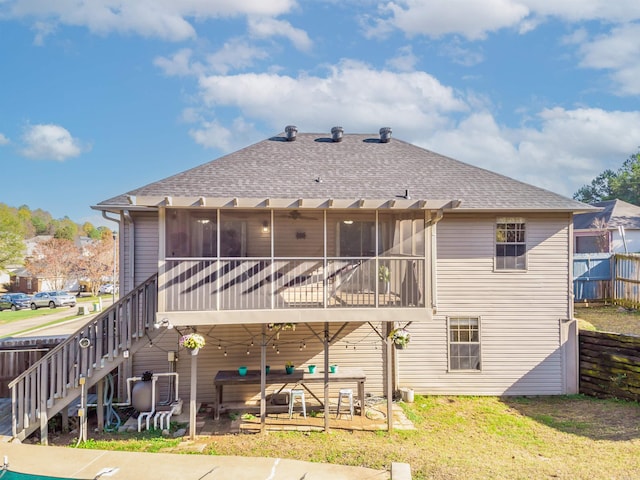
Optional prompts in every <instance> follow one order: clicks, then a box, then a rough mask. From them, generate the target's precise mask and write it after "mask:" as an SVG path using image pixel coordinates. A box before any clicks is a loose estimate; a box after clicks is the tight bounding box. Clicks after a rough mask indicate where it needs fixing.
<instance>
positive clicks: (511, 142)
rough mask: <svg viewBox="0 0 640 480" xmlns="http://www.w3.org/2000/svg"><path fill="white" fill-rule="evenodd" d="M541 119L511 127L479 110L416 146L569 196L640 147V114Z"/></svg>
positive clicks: (565, 114) (567, 113) (578, 112)
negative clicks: (522, 125)
mask: <svg viewBox="0 0 640 480" xmlns="http://www.w3.org/2000/svg"><path fill="white" fill-rule="evenodd" d="M538 120H539V122H540V124H539V125H538V126H537V127H524V128H521V129H508V128H505V127H501V126H499V125H497V123H496V122H495V119H494V118H493V117H492V116H491V114H489V113H488V112H486V111H483V112H477V113H473V114H471V115H469V117H467V118H466V119H464V120H463V121H461V122H460V123H459V124H458V125H457V126H456V128H455V129H450V130H442V131H438V132H434V133H433V134H432V135H431V136H430V137H428V138H426V139H423V140H422V141H418V142H417V143H420V144H422V145H424V146H426V147H427V148H431V149H433V150H435V151H437V152H440V153H445V154H447V155H450V156H452V157H454V158H457V159H459V160H462V161H465V162H467V163H472V164H474V165H477V166H480V167H483V168H487V169H489V170H493V171H495V172H499V173H502V174H504V175H507V176H510V177H512V178H516V179H519V180H522V181H524V182H527V183H531V184H533V185H537V186H540V187H543V188H546V189H548V190H551V191H554V192H557V193H560V194H564V195H567V196H571V195H573V193H575V192H576V191H577V190H578V188H579V187H581V186H582V185H585V184H587V183H590V182H591V180H593V179H594V178H595V177H596V176H597V175H598V174H600V173H601V172H602V171H604V170H606V169H607V168H610V169H612V170H617V169H618V168H619V167H620V166H621V165H622V162H623V161H624V160H625V159H626V158H628V157H629V155H631V154H632V153H634V152H636V151H637V149H638V145H637V144H638V138H640V112H607V111H605V110H601V109H575V110H565V109H562V108H554V109H547V110H543V111H541V112H540V113H539V114H538Z"/></svg>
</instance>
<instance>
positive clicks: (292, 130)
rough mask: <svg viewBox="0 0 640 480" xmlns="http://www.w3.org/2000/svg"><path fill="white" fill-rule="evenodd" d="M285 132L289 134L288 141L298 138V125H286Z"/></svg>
mask: <svg viewBox="0 0 640 480" xmlns="http://www.w3.org/2000/svg"><path fill="white" fill-rule="evenodd" d="M284 132H285V133H286V134H287V142H293V141H294V140H295V139H296V134H297V133H298V127H296V126H295V125H287V126H286V127H284Z"/></svg>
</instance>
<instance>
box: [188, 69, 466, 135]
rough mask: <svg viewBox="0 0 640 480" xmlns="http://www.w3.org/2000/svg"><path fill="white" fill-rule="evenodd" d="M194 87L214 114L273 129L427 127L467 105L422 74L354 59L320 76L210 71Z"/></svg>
mask: <svg viewBox="0 0 640 480" xmlns="http://www.w3.org/2000/svg"><path fill="white" fill-rule="evenodd" d="M200 89H201V97H202V100H203V102H204V104H205V105H206V106H207V107H209V108H210V109H212V110H213V111H214V112H215V109H216V108H223V107H236V108H238V109H239V110H240V111H241V112H242V114H243V115H245V116H247V117H251V118H254V119H256V120H260V121H264V122H266V123H267V124H269V125H271V126H273V127H274V128H282V127H283V126H284V125H280V124H281V123H282V122H297V124H298V126H299V127H301V128H303V129H304V130H306V131H312V130H314V131H325V130H326V129H328V128H330V127H331V126H333V125H343V126H344V127H345V130H346V131H347V132H349V129H350V125H354V126H355V125H359V126H360V128H362V127H368V128H372V129H374V130H373V131H377V129H378V128H380V127H381V126H384V125H380V124H379V122H383V123H385V125H386V124H390V125H392V126H404V127H406V128H408V129H416V128H420V129H422V130H423V131H429V130H433V129H436V128H442V127H443V126H444V125H445V124H447V123H448V122H450V119H449V118H448V117H447V115H448V114H451V113H455V112H461V111H465V110H466V109H467V105H466V104H465V101H464V99H462V98H460V97H459V96H457V95H456V94H455V92H454V91H453V90H452V89H451V88H449V87H446V86H444V85H442V84H441V83H440V82H438V80H436V79H435V78H434V77H433V76H431V75H429V74H427V73H423V72H412V73H394V72H390V71H378V70H374V69H371V68H370V67H369V66H367V65H365V64H363V63H359V62H355V61H343V62H341V63H340V64H339V65H336V66H332V67H328V74H327V76H325V77H320V76H311V75H300V76H299V77H297V78H294V77H291V76H285V75H277V74H267V73H261V74H255V73H251V74H239V75H232V76H215V75H213V76H208V77H202V78H201V79H200ZM363 119H366V120H363ZM351 131H353V130H351ZM369 131H372V130H369Z"/></svg>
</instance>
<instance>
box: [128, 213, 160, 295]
mask: <svg viewBox="0 0 640 480" xmlns="http://www.w3.org/2000/svg"><path fill="white" fill-rule="evenodd" d="M132 218H133V221H134V235H135V252H134V255H135V282H136V285H138V284H140V283H141V282H144V281H145V280H146V279H147V278H149V277H150V276H151V275H153V274H154V273H157V272H158V241H159V238H158V214H157V213H138V212H136V213H135V214H133V215H132Z"/></svg>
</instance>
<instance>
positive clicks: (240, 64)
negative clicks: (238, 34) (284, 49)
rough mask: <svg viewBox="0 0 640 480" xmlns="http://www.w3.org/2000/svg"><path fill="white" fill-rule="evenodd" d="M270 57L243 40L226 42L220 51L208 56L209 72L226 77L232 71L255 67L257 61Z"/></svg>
mask: <svg viewBox="0 0 640 480" xmlns="http://www.w3.org/2000/svg"><path fill="white" fill-rule="evenodd" d="M267 57H268V54H267V52H265V51H264V50H263V49H261V48H257V47H254V46H252V45H250V44H248V43H246V42H245V41H243V40H241V39H232V40H230V41H228V42H226V43H225V44H224V45H223V46H222V48H221V49H220V50H218V51H217V52H215V53H212V54H210V55H208V56H207V65H208V71H209V72H213V73H220V74H224V75H226V74H227V73H229V71H231V70H241V69H244V68H249V67H251V66H253V64H254V62H255V61H256V60H263V59H265V58H267Z"/></svg>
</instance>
